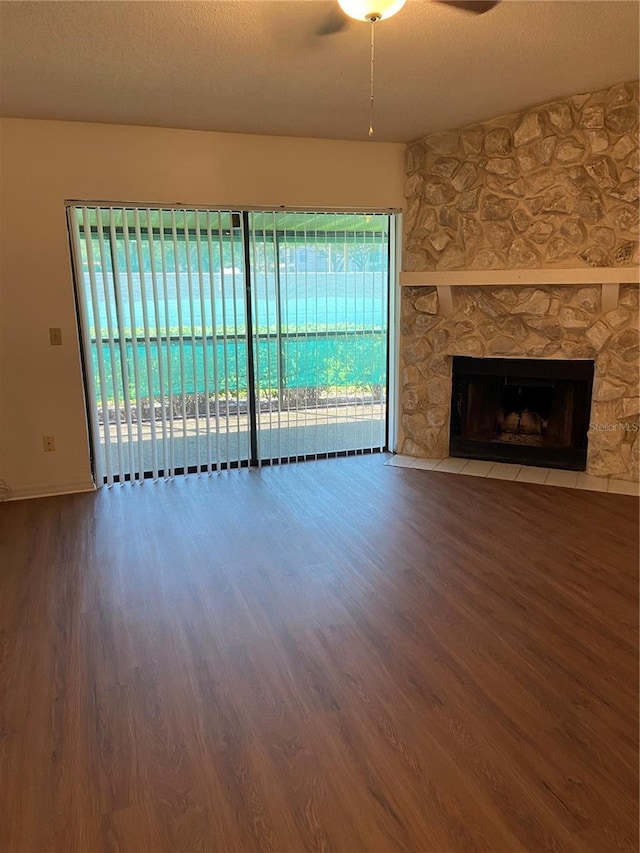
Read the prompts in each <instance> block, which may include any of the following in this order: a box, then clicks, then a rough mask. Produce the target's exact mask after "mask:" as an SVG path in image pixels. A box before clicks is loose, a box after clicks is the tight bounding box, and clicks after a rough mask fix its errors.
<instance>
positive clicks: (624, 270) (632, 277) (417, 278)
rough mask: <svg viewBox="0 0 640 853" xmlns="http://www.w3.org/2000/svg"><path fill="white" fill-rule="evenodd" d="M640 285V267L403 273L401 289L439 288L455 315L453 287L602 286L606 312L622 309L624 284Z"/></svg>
mask: <svg viewBox="0 0 640 853" xmlns="http://www.w3.org/2000/svg"><path fill="white" fill-rule="evenodd" d="M638 283H640V267H637V266H633V267H629V266H628V267H598V268H592V267H589V268H583V267H580V268H577V269H514V270H455V271H446V272H445V271H442V270H440V271H436V272H434V271H432V270H425V271H422V272H416V271H406V270H403V271H402V272H401V273H400V286H401V287H435V288H436V290H437V293H438V297H437V299H438V307H439V313H441V314H444V315H448V314H451V313H452V312H453V297H452V293H451V288H452V287H540V286H544V285H561V286H569V287H584V286H585V285H600V287H601V292H602V303H601V304H602V311H603V312H606V311H613V310H614V309H615V308H617V307H618V296H619V290H620V285H621V284H638Z"/></svg>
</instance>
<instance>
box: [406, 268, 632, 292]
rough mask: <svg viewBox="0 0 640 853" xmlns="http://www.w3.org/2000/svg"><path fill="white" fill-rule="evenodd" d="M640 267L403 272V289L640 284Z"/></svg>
mask: <svg viewBox="0 0 640 853" xmlns="http://www.w3.org/2000/svg"><path fill="white" fill-rule="evenodd" d="M639 283H640V267H637V266H633V267H595V268H594V267H578V268H575V269H549V268H547V269H510V270H446V271H444V270H435V271H434V270H424V271H415V270H411V271H409V270H402V271H401V272H400V285H401V286H402V287H438V286H445V287H474V286H477V287H504V286H512V287H517V286H531V285H541V284H567V285H580V286H581V285H585V284H639Z"/></svg>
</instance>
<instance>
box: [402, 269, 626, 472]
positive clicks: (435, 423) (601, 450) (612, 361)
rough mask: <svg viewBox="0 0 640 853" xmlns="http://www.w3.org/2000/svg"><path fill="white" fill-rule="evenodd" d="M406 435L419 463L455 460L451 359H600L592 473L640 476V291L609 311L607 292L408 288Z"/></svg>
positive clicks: (594, 289) (405, 313) (590, 451)
mask: <svg viewBox="0 0 640 853" xmlns="http://www.w3.org/2000/svg"><path fill="white" fill-rule="evenodd" d="M402 290H403V294H402V297H403V298H402V348H401V351H402V377H401V412H402V415H401V426H402V430H401V436H400V444H399V449H400V451H401V452H402V453H405V454H408V455H411V456H422V457H443V456H447V455H448V453H449V419H450V408H451V365H452V361H451V356H453V355H467V356H474V357H477V358H481V357H493V358H563V359H572V358H581V359H584V358H590V359H594V361H595V377H594V387H593V398H592V406H591V420H590V424H591V429H590V430H589V445H588V459H587V473H589V474H593V475H595V476H611V477H616V478H618V479H622V480H635V481H637V480H638V479H639V477H638V469H639V453H640V438H639V433H638V424H639V422H640V376H639V373H640V371H639V364H638V358H639V354H640V347H639V338H638V314H639V312H638V306H639V288H638V286H637V285H624V286H622V287H621V288H620V298H619V304H618V307H617V308H615V309H614V310H612V311H608V312H607V313H606V314H603V313H602V311H601V308H600V302H601V293H600V290H601V288H600V287H599V286H597V285H596V286H585V287H576V286H571V285H568V286H551V287H454V288H452V293H453V308H454V310H453V313H451V314H449V315H447V316H443V315H441V314H438V313H437V312H438V296H437V293H436V291H435V290H434V289H433V288H427V287H404V288H402Z"/></svg>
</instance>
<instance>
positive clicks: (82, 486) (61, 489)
mask: <svg viewBox="0 0 640 853" xmlns="http://www.w3.org/2000/svg"><path fill="white" fill-rule="evenodd" d="M95 491H96V485H95V483H94V482H93V480H78V481H77V482H75V483H57V484H56V485H53V484H51V483H45V484H42V485H36V486H24V487H23V488H17V489H14V488H12V489H11V493H10V495H9V497H7V498H5V501H23V500H28V499H29V498H53V497H56V496H57V495H75V494H79V493H81V492H95Z"/></svg>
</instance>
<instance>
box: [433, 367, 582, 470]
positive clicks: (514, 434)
mask: <svg viewBox="0 0 640 853" xmlns="http://www.w3.org/2000/svg"><path fill="white" fill-rule="evenodd" d="M593 372H594V362H593V361H582V360H572V361H560V360H555V359H529V358H526V359H510V358H467V357H466V356H454V357H453V384H452V398H451V429H450V448H449V452H450V455H451V456H462V457H465V458H469V459H488V460H493V461H495V462H515V463H518V464H520V465H541V466H545V467H549V468H566V469H569V470H571V471H584V470H585V468H586V464H587V431H588V429H589V415H590V410H591V392H592V386H593Z"/></svg>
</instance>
